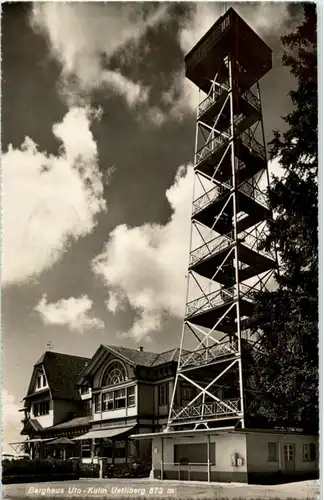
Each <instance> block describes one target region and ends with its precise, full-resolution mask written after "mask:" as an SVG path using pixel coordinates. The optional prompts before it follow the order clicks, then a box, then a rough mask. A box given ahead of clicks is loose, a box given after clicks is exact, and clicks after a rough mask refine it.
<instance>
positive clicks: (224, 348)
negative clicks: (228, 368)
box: [179, 341, 237, 368]
mask: <svg viewBox="0 0 324 500" xmlns="http://www.w3.org/2000/svg"><path fill="white" fill-rule="evenodd" d="M236 353H237V349H236V348H235V347H234V346H233V345H232V344H231V343H230V342H229V341H226V342H220V343H219V344H215V345H213V346H212V347H206V348H202V349H197V351H193V352H191V353H186V354H183V355H182V356H181V358H180V362H179V367H180V368H184V367H192V366H202V365H206V364H209V363H212V362H213V361H215V360H217V359H218V358H220V357H223V356H230V355H233V354H236Z"/></svg>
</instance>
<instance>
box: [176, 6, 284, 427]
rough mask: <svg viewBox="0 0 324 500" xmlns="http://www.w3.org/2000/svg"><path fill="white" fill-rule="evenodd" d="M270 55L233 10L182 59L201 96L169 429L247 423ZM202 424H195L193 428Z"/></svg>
mask: <svg viewBox="0 0 324 500" xmlns="http://www.w3.org/2000/svg"><path fill="white" fill-rule="evenodd" d="M271 55H272V53H271V49H270V48H269V47H268V46H267V45H266V44H265V43H264V42H263V41H262V40H261V38H260V37H259V36H258V35H257V34H256V33H255V32H254V31H253V30H252V29H251V28H250V27H249V26H248V25H247V24H246V22H245V21H244V20H243V19H242V18H241V17H240V16H239V15H238V14H237V13H236V12H235V11H234V10H233V9H232V8H231V9H229V10H228V11H227V12H226V13H225V14H224V15H223V16H222V17H221V18H220V19H219V20H218V21H217V22H216V23H215V24H214V25H213V26H212V28H211V29H210V30H209V31H208V32H207V33H206V34H205V35H204V36H203V38H202V39H201V40H200V41H199V42H198V43H197V44H196V46H195V47H194V48H193V49H192V50H191V51H190V52H189V54H188V55H187V56H186V58H185V65H186V76H187V77H188V78H189V79H190V80H191V81H192V82H193V83H194V84H195V85H197V87H198V88H199V94H200V96H201V95H202V99H201V100H200V104H199V105H198V110H197V125H196V143H195V158H194V173H195V175H194V177H195V180H194V183H195V184H194V197H193V202H192V216H191V223H192V224H191V243H190V258H189V268H188V278H187V279H188V283H187V298H186V310H185V319H184V324H183V331H182V337H181V345H180V358H179V364H178V370H177V374H176V380H175V388H174V391H173V395H172V402H171V407H170V413H169V417H168V425H167V429H166V430H180V429H183V430H185V429H197V428H199V427H200V428H201V425H202V424H204V426H205V427H207V428H214V427H221V426H225V425H229V424H231V425H240V426H241V427H244V426H245V425H246V424H245V416H246V408H247V405H248V404H249V397H248V395H247V392H246V380H245V369H244V360H245V354H244V353H245V352H246V349H247V348H249V346H250V348H253V349H255V348H256V346H255V339H253V338H252V337H251V335H250V333H249V331H248V330H247V328H246V326H245V323H246V319H247V318H248V317H249V316H250V315H251V314H252V312H253V292H255V291H256V290H260V289H265V288H267V286H268V285H269V280H270V278H271V276H272V275H273V272H274V270H275V268H276V257H275V254H274V253H265V252H264V251H260V250H259V243H260V239H261V238H262V237H263V236H264V233H265V231H266V220H267V219H269V218H270V217H271V212H270V210H269V208H268V206H267V203H266V197H265V189H266V187H267V185H268V183H269V175H268V168H267V156H266V143H265V137H264V128H263V119H262V106H261V99H260V89H259V83H258V82H259V80H260V79H261V78H262V77H263V76H264V75H265V74H266V73H267V72H268V71H269V70H270V69H271V66H272V61H271V59H272V57H271ZM198 426H199V427H198Z"/></svg>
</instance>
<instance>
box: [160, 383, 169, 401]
mask: <svg viewBox="0 0 324 500" xmlns="http://www.w3.org/2000/svg"><path fill="white" fill-rule="evenodd" d="M167 404H168V386H167V384H161V385H159V405H160V406H165V405H167Z"/></svg>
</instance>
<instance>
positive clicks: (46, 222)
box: [2, 107, 105, 285]
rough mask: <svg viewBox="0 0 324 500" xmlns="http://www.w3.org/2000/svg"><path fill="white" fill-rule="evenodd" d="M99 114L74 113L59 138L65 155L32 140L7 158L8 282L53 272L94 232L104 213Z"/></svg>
mask: <svg viewBox="0 0 324 500" xmlns="http://www.w3.org/2000/svg"><path fill="white" fill-rule="evenodd" d="M96 116H97V115H96V114H95V113H94V112H93V111H91V110H90V109H88V108H77V107H74V108H71V109H70V110H69V111H68V113H67V114H66V116H65V117H64V118H63V120H62V122H61V123H58V124H56V125H54V126H53V134H54V135H55V137H56V138H57V139H58V140H59V141H60V142H61V149H60V152H59V155H57V156H54V155H49V154H47V153H46V152H44V151H39V149H38V147H37V145H36V144H35V143H34V141H33V140H32V139H30V138H29V137H26V139H25V141H24V142H23V144H22V145H21V147H20V148H19V149H15V148H13V147H12V146H9V148H8V151H7V152H6V153H4V154H3V158H2V182H3V195H2V214H3V240H2V282H3V284H4V285H6V284H12V283H21V282H24V281H27V280H28V279H30V278H32V277H35V276H37V275H39V274H40V273H41V272H42V271H43V270H45V269H47V268H49V267H51V266H52V265H53V264H54V263H55V262H56V261H57V260H58V259H59V258H60V257H61V255H62V254H63V252H64V251H65V250H66V248H67V247H68V245H69V243H70V241H71V240H77V239H78V238H80V237H82V236H84V235H86V234H88V233H90V232H91V231H92V229H93V228H94V226H95V224H96V215H97V214H98V213H99V212H100V211H102V210H104V208H105V201H104V199H103V185H102V177H101V174H100V172H99V170H98V165H97V145H96V142H95V141H94V139H93V136H92V133H91V130H90V125H91V121H92V120H93V119H94V118H95V117H96Z"/></svg>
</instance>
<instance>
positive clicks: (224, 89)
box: [198, 83, 229, 118]
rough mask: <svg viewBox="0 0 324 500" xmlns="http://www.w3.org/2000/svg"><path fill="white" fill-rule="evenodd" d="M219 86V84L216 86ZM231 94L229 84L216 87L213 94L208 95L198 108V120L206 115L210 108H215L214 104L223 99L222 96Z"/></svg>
mask: <svg viewBox="0 0 324 500" xmlns="http://www.w3.org/2000/svg"><path fill="white" fill-rule="evenodd" d="M216 85H217V84H216ZM228 92H229V87H228V84H227V83H225V84H222V85H219V84H218V85H217V86H216V87H215V89H214V90H213V92H212V93H211V94H210V95H208V96H207V97H206V99H204V100H203V101H202V102H201V103H200V104H199V106H198V118H200V117H201V115H202V114H203V113H205V112H206V111H207V109H208V108H210V107H211V106H213V104H215V102H217V101H218V99H219V98H220V97H221V96H224V95H225V94H227V93H228Z"/></svg>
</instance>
